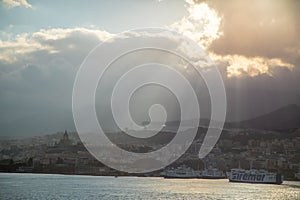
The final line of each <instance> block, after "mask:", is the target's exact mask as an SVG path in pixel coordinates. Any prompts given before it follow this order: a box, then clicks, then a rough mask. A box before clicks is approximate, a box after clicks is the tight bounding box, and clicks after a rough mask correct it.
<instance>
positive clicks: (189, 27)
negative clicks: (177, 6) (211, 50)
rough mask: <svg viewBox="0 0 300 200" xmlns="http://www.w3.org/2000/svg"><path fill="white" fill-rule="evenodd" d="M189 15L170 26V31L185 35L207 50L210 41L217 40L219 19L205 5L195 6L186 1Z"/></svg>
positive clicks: (214, 12)
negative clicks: (173, 30)
mask: <svg viewBox="0 0 300 200" xmlns="http://www.w3.org/2000/svg"><path fill="white" fill-rule="evenodd" d="M187 3H188V6H187V10H188V13H189V15H188V16H187V17H184V18H183V19H181V20H180V21H178V22H175V23H174V24H172V25H171V28H172V29H175V30H176V31H178V32H180V33H182V34H184V35H186V36H187V37H189V38H191V39H193V40H194V41H196V42H198V43H199V44H200V45H202V46H203V47H204V48H207V47H208V46H209V45H210V44H211V42H212V41H214V40H215V39H217V38H219V37H220V36H221V35H222V33H221V32H220V24H221V17H219V16H218V13H217V12H216V11H215V10H214V9H212V8H210V7H209V6H208V5H207V4H206V3H200V4H196V3H194V2H193V1H188V0H187Z"/></svg>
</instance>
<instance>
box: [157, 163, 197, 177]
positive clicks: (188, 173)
mask: <svg viewBox="0 0 300 200" xmlns="http://www.w3.org/2000/svg"><path fill="white" fill-rule="evenodd" d="M162 175H163V177H164V178H184V179H187V178H199V177H200V176H201V171H199V170H194V169H192V168H190V167H187V166H185V165H182V166H180V167H178V168H175V169H174V168H171V169H166V170H164V172H163V173H162Z"/></svg>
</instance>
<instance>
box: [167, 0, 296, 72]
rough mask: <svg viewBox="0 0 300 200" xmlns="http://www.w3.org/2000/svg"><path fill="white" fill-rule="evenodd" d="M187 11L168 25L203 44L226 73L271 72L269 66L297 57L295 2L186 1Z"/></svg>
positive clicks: (293, 61)
mask: <svg viewBox="0 0 300 200" xmlns="http://www.w3.org/2000/svg"><path fill="white" fill-rule="evenodd" d="M186 2H187V10H188V16H187V17H184V18H183V19H181V20H180V21H178V22H175V23H174V24H172V25H171V26H170V28H172V29H174V30H177V31H178V32H180V33H182V34H184V35H186V36H188V37H190V38H191V39H193V40H195V41H197V42H198V43H199V44H201V45H202V46H204V48H206V49H207V50H208V51H209V53H210V55H211V56H212V58H214V59H216V60H215V61H216V62H223V63H227V64H228V66H227V70H226V71H227V75H228V77H233V76H258V75H261V74H267V75H270V76H272V71H273V70H271V69H272V68H274V67H287V68H289V69H292V68H293V67H294V66H296V65H297V64H298V63H299V62H300V42H299V41H300V40H299V35H300V28H299V20H298V19H299V17H300V16H299V14H298V9H295V8H293V7H292V6H295V7H298V8H300V3H299V2H295V1H294V0H288V1H259V0H255V1H253V2H252V1H251V2H249V1H236V0H229V1H226V2H224V1H214V0H212V1H204V2H201V1H195V0H194V1H193V0H186Z"/></svg>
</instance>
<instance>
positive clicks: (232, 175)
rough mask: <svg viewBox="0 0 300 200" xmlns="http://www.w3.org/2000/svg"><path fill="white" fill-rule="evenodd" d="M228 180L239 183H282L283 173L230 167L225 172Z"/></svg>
mask: <svg viewBox="0 0 300 200" xmlns="http://www.w3.org/2000/svg"><path fill="white" fill-rule="evenodd" d="M227 177H228V179H229V181H230V182H239V183H269V184H282V182H283V175H281V174H278V173H273V172H268V171H266V170H256V169H250V170H245V169H240V168H238V169H231V171H230V172H228V173H227Z"/></svg>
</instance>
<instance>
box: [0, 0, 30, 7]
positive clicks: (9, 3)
mask: <svg viewBox="0 0 300 200" xmlns="http://www.w3.org/2000/svg"><path fill="white" fill-rule="evenodd" d="M0 3H1V4H3V6H4V7H6V8H8V9H10V8H14V7H18V6H23V7H25V8H31V7H32V6H31V5H30V4H29V3H28V2H27V1H26V0H1V1H0Z"/></svg>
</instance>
